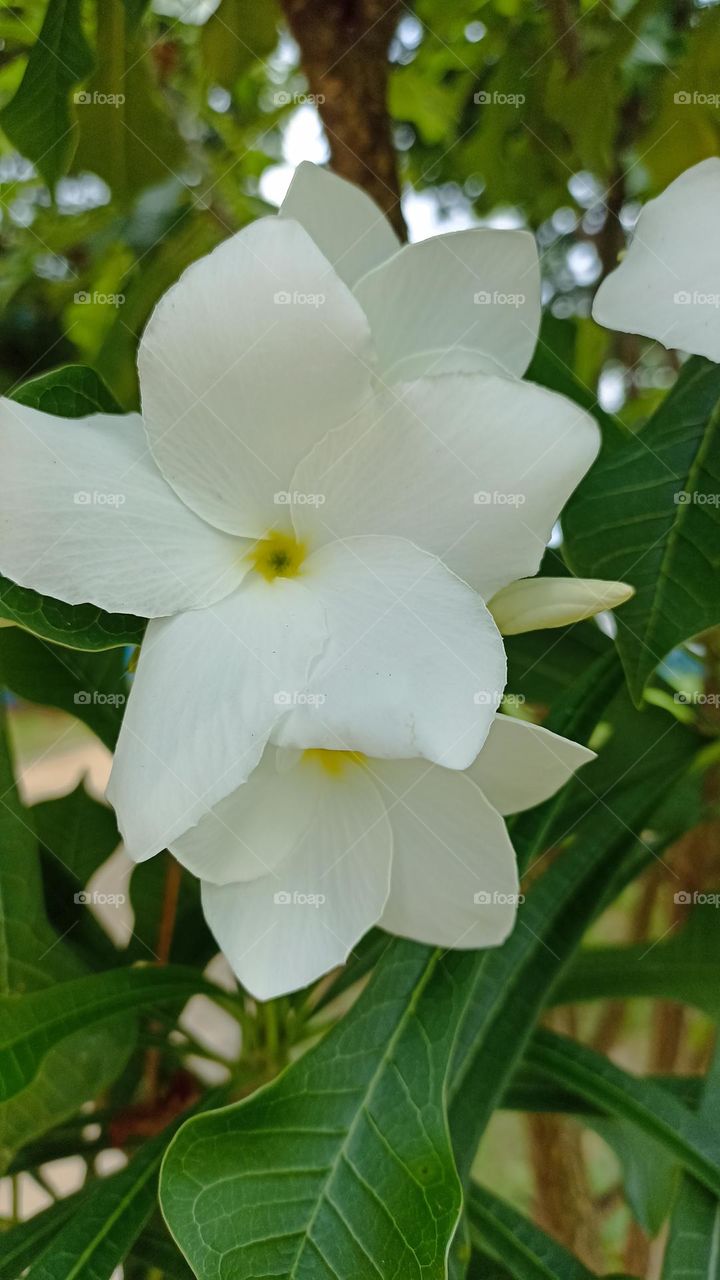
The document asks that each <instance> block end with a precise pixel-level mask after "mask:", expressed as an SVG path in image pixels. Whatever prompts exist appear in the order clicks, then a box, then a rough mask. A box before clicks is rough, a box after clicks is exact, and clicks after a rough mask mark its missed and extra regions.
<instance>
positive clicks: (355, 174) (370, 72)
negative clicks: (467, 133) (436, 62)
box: [282, 0, 407, 239]
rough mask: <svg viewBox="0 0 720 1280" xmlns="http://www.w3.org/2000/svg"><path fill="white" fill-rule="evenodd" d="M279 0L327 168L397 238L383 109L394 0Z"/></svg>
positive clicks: (395, 189) (400, 224) (392, 161)
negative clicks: (357, 190)
mask: <svg viewBox="0 0 720 1280" xmlns="http://www.w3.org/2000/svg"><path fill="white" fill-rule="evenodd" d="M282 5H283V9H284V12H285V17H286V19H287V22H288V26H289V27H290V30H291V32H292V34H293V36H294V37H295V40H296V41H297V43H298V45H299V46H300V53H301V58H302V65H303V70H304V72H305V75H306V76H307V80H308V86H309V90H310V92H311V93H312V94H313V95H314V96H315V98H316V100H317V108H318V111H319V113H320V118H321V120H322V122H323V125H324V128H325V132H326V134H327V137H328V143H329V146H330V156H331V163H332V168H333V169H334V171H335V172H336V173H338V174H340V176H341V177H343V178H348V179H349V180H350V181H351V182H354V183H356V184H357V186H359V187H362V188H363V189H364V190H365V191H367V193H368V194H369V195H370V196H372V198H373V200H375V201H376V203H377V204H378V205H379V206H380V208H381V209H382V210H383V212H384V213H385V214H386V215H387V217H388V218H389V220H390V222H391V223H392V225H393V226H394V228H395V230H396V231H397V232H398V234H399V235H400V236H401V237H402V238H403V239H405V238H406V235H407V232H406V227H405V222H404V220H403V216H402V210H401V208H400V183H399V179H398V171H397V155H396V152H395V148H394V146H393V141H392V133H391V126H390V118H389V115H388V110H387V92H388V72H389V66H388V58H387V52H388V46H389V44H390V40H391V38H392V35H393V32H394V30H395V26H396V25H397V21H398V19H399V17H400V16H401V12H402V5H401V4H400V0H282Z"/></svg>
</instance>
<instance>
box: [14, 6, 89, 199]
mask: <svg viewBox="0 0 720 1280" xmlns="http://www.w3.org/2000/svg"><path fill="white" fill-rule="evenodd" d="M92 67H93V55H92V51H91V49H90V47H89V45H88V43H87V40H86V39H85V36H84V34H83V29H82V22H81V0H48V5H47V9H46V11H45V19H44V21H43V24H42V27H41V29H40V33H39V35H38V38H37V40H36V41H35V43H34V44H33V46H32V49H31V50H30V56H29V58H28V64H27V67H26V68H25V74H24V76H23V78H22V81H21V84H20V87H19V89H18V91H17V93H16V94H15V96H14V97H13V98H12V100H11V101H10V102H8V103H7V105H6V106H5V107H3V109H2V111H0V127H2V129H3V130H4V132H5V133H6V134H7V136H8V138H9V139H10V141H11V142H12V144H13V146H15V147H17V149H18V151H19V152H20V154H21V155H23V156H27V158H28V159H29V160H32V161H33V162H34V163H35V165H36V166H37V168H38V169H39V170H40V173H41V174H42V176H43V177H44V179H45V181H46V182H47V183H48V185H49V186H53V185H54V183H55V182H57V179H58V178H60V177H61V176H62V174H63V173H65V171H66V170H67V168H68V165H69V163H70V160H71V159H72V154H73V151H74V150H75V146H76V145H77V124H76V122H75V118H74V115H73V113H72V112H71V108H70V91H71V89H73V88H74V86H75V85H76V84H77V83H78V82H79V81H80V80H83V79H84V78H85V77H86V76H87V75H89V74H90V71H91V70H92Z"/></svg>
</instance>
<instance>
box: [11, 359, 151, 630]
mask: <svg viewBox="0 0 720 1280" xmlns="http://www.w3.org/2000/svg"><path fill="white" fill-rule="evenodd" d="M12 399H14V400H17V401H18V402H19V403H20V404H27V405H30V407H31V408H33V409H41V410H42V411H43V412H44V413H52V414H55V415H56V416H58V417H60V418H82V417H85V416H86V415H87V414H91V413H117V412H119V406H118V404H117V402H116V401H115V400H114V399H113V397H112V395H111V394H110V392H109V391H108V389H107V387H106V386H105V384H104V383H103V382H101V380H100V378H99V377H98V376H97V374H96V373H95V372H94V371H93V370H92V369H88V368H85V366H83V365H65V366H64V367H63V368H62V369H56V370H54V371H53V372H52V373H47V374H43V376H42V377H40V378H34V379H33V380H32V381H31V382H26V383H24V384H23V386H21V387H19V388H18V389H17V390H16V391H14V392H13V395H12ZM58 430H60V431H61V430H62V424H60V423H59V424H58ZM0 617H1V618H7V619H9V621H11V622H15V623H17V625H18V626H19V627H24V628H25V629H26V630H27V631H30V632H32V633H33V635H36V636H39V637H40V638H41V639H44V640H50V641H53V642H54V643H56V644H59V645H65V646H69V647H70V648H73V649H111V648H114V647H116V646H119V645H128V644H140V642H141V641H142V638H143V633H144V631H145V625H146V620H145V619H144V618H136V617H135V616H134V615H133V614H124V613H117V614H116V613H106V612H105V610H104V609H99V608H97V606H96V605H94V604H75V605H71V604H65V603H64V601H61V600H54V599H53V598H52V597H51V596H43V595H41V594H40V593H39V592H38V591H33V590H32V589H31V588H30V587H20V586H18V585H17V584H16V583H14V582H11V581H10V580H9V578H4V577H3V576H2V575H0Z"/></svg>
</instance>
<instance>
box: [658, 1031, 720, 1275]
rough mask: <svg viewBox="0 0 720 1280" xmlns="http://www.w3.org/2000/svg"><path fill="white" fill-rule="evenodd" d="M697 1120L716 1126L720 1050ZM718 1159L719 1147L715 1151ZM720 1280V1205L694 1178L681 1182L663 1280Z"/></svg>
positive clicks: (719, 1105)
mask: <svg viewBox="0 0 720 1280" xmlns="http://www.w3.org/2000/svg"><path fill="white" fill-rule="evenodd" d="M699 1114H700V1120H701V1121H703V1120H707V1121H708V1122H709V1124H711V1125H717V1117H718V1114H720V1046H719V1045H716V1048H715V1058H714V1061H713V1063H712V1066H711V1068H710V1071H709V1072H708V1076H707V1080H706V1082H705V1089H704V1092H703V1097H702V1102H701V1104H700V1113H699ZM715 1154H716V1158H717V1159H720V1145H718V1147H717V1149H716V1153H715ZM682 1277H685V1278H686V1280H687V1277H692V1278H693V1280H720V1202H719V1201H718V1197H717V1196H716V1195H713V1194H712V1192H710V1191H708V1190H707V1188H706V1187H704V1186H703V1185H702V1184H701V1183H699V1182H697V1181H696V1180H695V1179H694V1178H684V1179H683V1181H682V1183H681V1185H680V1190H679V1193H678V1197H677V1202H676V1204H675V1208H674V1210H673V1215H672V1219H671V1222H670V1235H669V1237H668V1242H667V1246H666V1249H665V1259H664V1262H663V1271H662V1280H681V1278H682Z"/></svg>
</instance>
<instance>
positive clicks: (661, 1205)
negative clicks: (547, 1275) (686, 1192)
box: [583, 1085, 679, 1239]
mask: <svg viewBox="0 0 720 1280" xmlns="http://www.w3.org/2000/svg"><path fill="white" fill-rule="evenodd" d="M660 1087H661V1088H662V1087H663V1086H662V1085H661V1086H660ZM583 1123H584V1124H585V1125H587V1127H588V1128H590V1129H593V1130H594V1132H595V1133H597V1134H598V1135H599V1136H600V1137H601V1138H602V1139H603V1141H605V1142H606V1143H607V1144H608V1146H609V1147H610V1148H611V1150H612V1151H614V1152H615V1155H616V1156H617V1158H618V1160H619V1162H620V1165H621V1168H622V1183H623V1190H624V1192H625V1198H626V1199H627V1202H628V1204H629V1206H630V1208H631V1210H632V1212H633V1214H634V1216H635V1217H636V1218H637V1221H638V1222H639V1224H640V1226H641V1227H642V1229H643V1231H644V1232H645V1233H646V1235H648V1236H650V1238H651V1239H653V1238H654V1237H655V1236H656V1235H657V1234H658V1232H659V1231H660V1230H661V1229H662V1225H663V1223H664V1222H665V1220H666V1218H667V1216H668V1214H669V1212H670V1209H671V1206H672V1202H673V1199H674V1196H675V1190H676V1188H677V1181H678V1173H679V1166H678V1162H677V1160H676V1158H675V1156H674V1155H673V1154H671V1153H670V1152H669V1151H666V1150H665V1148H664V1147H662V1146H660V1144H659V1143H658V1142H656V1141H655V1139H654V1138H650V1137H648V1135H647V1134H646V1133H643V1132H642V1131H641V1130H639V1129H638V1128H637V1126H636V1125H634V1124H630V1123H629V1122H628V1121H627V1120H620V1119H618V1118H617V1116H599V1117H598V1116H589V1117H586V1118H585V1120H584V1122H583Z"/></svg>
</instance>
